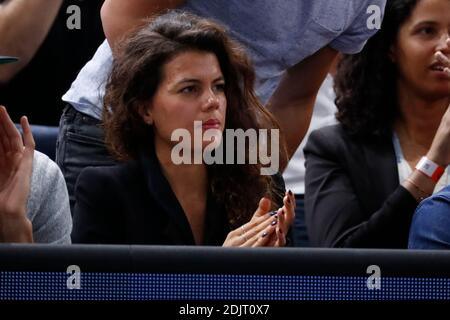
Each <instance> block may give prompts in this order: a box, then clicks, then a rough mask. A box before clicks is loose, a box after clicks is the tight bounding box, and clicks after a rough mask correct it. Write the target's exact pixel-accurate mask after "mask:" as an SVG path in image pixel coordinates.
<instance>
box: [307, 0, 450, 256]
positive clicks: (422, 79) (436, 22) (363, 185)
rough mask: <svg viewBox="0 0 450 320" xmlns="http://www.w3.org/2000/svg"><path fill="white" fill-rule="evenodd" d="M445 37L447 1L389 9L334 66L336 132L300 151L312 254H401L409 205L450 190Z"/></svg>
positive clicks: (323, 133) (449, 74)
mask: <svg viewBox="0 0 450 320" xmlns="http://www.w3.org/2000/svg"><path fill="white" fill-rule="evenodd" d="M449 33H450V1H448V0H390V1H388V2H387V5H386V11H385V17H384V21H383V24H382V27H381V30H380V31H379V32H378V33H377V34H376V35H375V36H374V37H373V38H371V39H370V40H369V41H368V43H367V44H366V46H365V48H364V49H363V51H362V52H361V53H359V54H356V55H353V56H346V57H344V58H343V60H342V61H341V63H340V65H339V67H338V72H337V76H336V79H335V81H336V82H335V89H336V105H337V107H338V113H337V119H338V121H339V122H340V124H338V125H336V126H330V127H327V128H323V129H321V130H318V131H316V132H314V133H313V134H311V136H310V138H309V141H308V144H307V146H306V148H305V156H306V196H305V207H306V222H307V227H308V233H309V237H310V240H311V243H312V244H313V245H316V246H327V247H376V248H406V247H407V242H408V232H409V229H410V225H411V218H412V215H413V213H414V210H415V209H416V207H417V205H418V203H419V202H420V201H421V200H422V199H424V198H425V197H428V196H429V195H431V194H432V193H433V192H435V191H437V190H439V189H441V188H442V187H443V186H445V185H446V184H448V183H449V182H450V177H449V175H448V169H446V168H447V166H448V165H449V163H450V111H448V109H449V108H448V107H449V103H450V69H449V67H450V62H449V56H450V40H449ZM444 171H445V172H444Z"/></svg>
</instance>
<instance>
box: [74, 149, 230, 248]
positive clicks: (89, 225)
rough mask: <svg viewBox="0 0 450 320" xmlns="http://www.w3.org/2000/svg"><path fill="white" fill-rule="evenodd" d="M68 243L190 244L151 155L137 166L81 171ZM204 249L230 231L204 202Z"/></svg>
mask: <svg viewBox="0 0 450 320" xmlns="http://www.w3.org/2000/svg"><path fill="white" fill-rule="evenodd" d="M75 194H76V205H75V212H74V217H73V219H74V220H73V231H72V242H74V243H104V244H152V245H195V241H194V236H193V233H192V230H191V228H190V225H189V222H188V220H187V217H186V215H185V214H184V211H183V209H182V207H181V205H180V203H179V202H178V200H177V198H176V196H175V194H174V193H173V191H172V189H171V187H170V185H169V182H168V181H167V179H166V178H165V177H164V175H163V173H162V171H161V167H160V165H159V162H158V159H157V157H156V154H155V152H148V153H142V154H141V156H140V159H139V160H138V161H130V162H127V163H124V164H120V165H116V166H111V167H97V168H86V169H84V170H83V171H82V173H81V174H80V176H79V178H78V182H77V185H76V190H75ZM205 219H206V220H205V234H204V244H205V245H217V246H219V245H222V244H223V242H224V241H225V238H226V236H227V234H228V233H229V232H230V231H231V230H230V227H229V224H228V220H227V216H226V213H225V210H224V208H223V207H221V206H220V205H218V204H217V203H216V202H215V201H214V200H213V197H212V196H211V194H209V195H208V198H207V208H206V218H205Z"/></svg>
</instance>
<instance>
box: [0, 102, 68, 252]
mask: <svg viewBox="0 0 450 320" xmlns="http://www.w3.org/2000/svg"><path fill="white" fill-rule="evenodd" d="M20 122H21V126H22V129H23V140H22V137H21V135H20V133H19V131H18V130H17V128H16V127H15V125H14V123H13V122H12V121H11V119H10V117H9V115H8V113H7V112H6V109H5V107H3V106H0V242H25V243H26V242H28V243H30V242H39V243H51V244H70V242H71V240H70V233H71V231H72V218H71V214H70V209H69V198H68V194H67V186H66V183H65V181H64V178H63V176H62V173H61V171H60V169H59V167H58V166H57V165H56V164H55V163H54V162H53V161H51V160H50V159H49V158H48V157H47V156H46V155H44V154H42V153H40V152H38V151H35V150H34V146H35V144H34V139H33V135H32V134H31V130H30V126H29V124H28V120H27V118H26V117H22V119H21V121H20Z"/></svg>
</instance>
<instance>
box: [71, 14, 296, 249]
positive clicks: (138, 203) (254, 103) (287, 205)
mask: <svg viewBox="0 0 450 320" xmlns="http://www.w3.org/2000/svg"><path fill="white" fill-rule="evenodd" d="M254 78H255V76H254V72H253V68H252V66H251V64H250V62H249V60H248V59H247V57H246V56H245V54H244V53H243V50H242V49H241V48H240V47H239V46H238V45H237V44H236V43H235V42H233V41H232V40H230V39H229V38H228V36H227V35H226V33H225V31H224V29H223V28H222V27H221V26H219V25H217V24H215V23H212V22H210V21H208V20H206V19H202V18H199V17H196V16H193V15H189V14H186V13H180V12H172V13H169V14H166V15H163V16H160V17H157V18H156V19H155V20H153V21H152V22H151V23H148V24H146V25H145V26H144V27H142V28H141V29H139V30H137V31H136V32H135V33H134V34H133V35H132V36H131V37H130V38H129V39H127V40H125V41H124V42H123V43H122V44H121V45H120V46H119V47H118V49H117V56H116V57H115V61H114V64H113V69H112V72H111V75H110V78H109V81H108V84H107V86H106V94H105V100H104V106H105V107H104V113H103V114H104V116H103V121H104V127H105V136H106V143H107V145H108V146H109V149H110V150H111V151H112V154H113V155H115V156H116V158H117V159H119V160H121V161H123V162H124V163H123V164H119V165H117V166H113V167H98V168H87V169H85V170H84V171H83V172H82V173H81V175H80V177H79V179H78V182H77V187H76V193H75V194H76V199H77V202H76V206H75V214H74V228H73V229H74V231H73V233H72V239H73V242H75V243H76V242H84V243H115V244H160V245H161V244H168V245H194V244H198V245H224V246H253V247H255V246H284V245H285V243H286V234H287V231H288V229H289V227H290V224H291V223H292V221H293V218H294V203H295V199H294V197H293V195H292V193H289V192H286V193H285V192H284V184H283V182H282V178H281V176H280V175H273V176H271V175H261V168H262V162H261V161H258V162H257V163H251V162H248V161H246V162H245V164H219V163H215V164H210V165H209V164H206V162H201V163H195V162H194V163H193V164H189V163H187V162H185V163H182V164H179V163H175V162H174V158H173V150H174V147H176V145H177V144H178V142H176V141H173V140H172V134H173V133H174V132H175V131H176V130H177V129H182V130H184V131H185V132H186V131H187V132H188V133H189V136H190V137H194V138H195V135H196V133H195V130H196V129H199V130H200V131H201V133H203V134H205V133H207V132H208V131H209V129H215V130H216V133H217V132H219V136H214V139H216V138H217V139H218V140H217V141H216V140H213V142H215V143H216V146H217V145H218V144H217V142H218V141H220V140H221V139H222V136H221V133H222V132H223V131H224V130H225V129H242V130H243V131H246V130H247V129H263V128H264V129H275V128H277V125H276V123H275V122H274V120H273V118H272V116H271V115H270V114H269V113H268V112H267V111H266V110H265V109H264V108H263V107H262V106H261V104H260V103H259V101H258V99H257V98H256V96H255V93H254V91H253V84H254ZM195 122H197V124H195ZM198 123H200V126H198V127H195V128H194V125H198ZM225 140H226V136H225V135H224V137H223V140H222V143H223V144H225ZM210 143H212V142H211V140H208V141H200V146H197V147H196V141H195V139H194V141H192V144H191V146H193V147H192V149H191V150H187V151H189V152H193V153H195V152H198V151H200V152H201V153H203V151H204V150H205V148H207V147H209V144H210ZM253 147H254V146H249V147H247V149H246V150H245V151H244V154H245V159H247V160H248V159H249V157H250V152H251V150H252V149H251V148H253ZM187 151H186V152H187ZM227 151H228V149H227V150H225V151H224V153H225V155H224V157H225V158H227V154H226V153H227ZM281 154H282V153H277V154H272V155H271V156H272V157H275V156H276V157H279V156H280V155H281ZM184 156H185V154H183V157H184ZM232 156H233V157H234V154H233V155H232ZM227 159H228V158H227ZM282 161H283V160H282ZM284 161H285V160H284ZM227 163H228V162H227ZM255 210H256V211H255ZM271 210H276V211H273V212H269V211H271ZM233 229H234V230H233Z"/></svg>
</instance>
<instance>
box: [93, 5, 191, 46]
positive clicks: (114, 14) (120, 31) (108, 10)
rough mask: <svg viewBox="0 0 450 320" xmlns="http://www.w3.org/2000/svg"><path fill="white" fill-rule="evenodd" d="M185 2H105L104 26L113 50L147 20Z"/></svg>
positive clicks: (103, 10)
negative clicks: (121, 40) (129, 33)
mask: <svg viewBox="0 0 450 320" xmlns="http://www.w3.org/2000/svg"><path fill="white" fill-rule="evenodd" d="M184 2H185V1H184V0H126V1H123V0H105V2H104V4H103V6H102V10H101V17H102V24H103V30H104V32H105V35H106V39H107V40H108V43H109V45H110V46H111V48H113V49H114V48H115V46H116V43H117V42H118V41H120V39H122V38H123V37H124V36H125V35H126V34H127V33H128V32H130V31H131V30H133V29H134V28H136V27H137V26H139V24H141V23H142V21H143V20H144V19H146V18H149V17H152V16H154V15H156V14H158V13H161V12H163V11H164V10H167V9H173V8H176V7H178V6H180V5H182V4H183V3H184Z"/></svg>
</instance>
